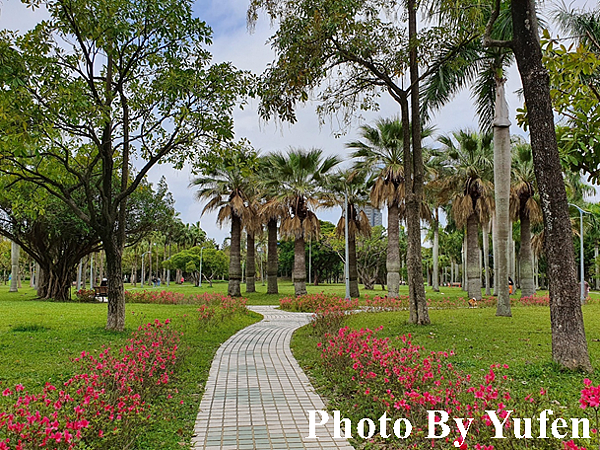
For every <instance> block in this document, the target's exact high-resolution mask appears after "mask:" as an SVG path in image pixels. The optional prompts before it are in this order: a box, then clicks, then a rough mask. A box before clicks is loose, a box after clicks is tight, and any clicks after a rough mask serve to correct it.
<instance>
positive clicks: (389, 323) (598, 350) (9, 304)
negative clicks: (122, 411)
mask: <svg viewBox="0 0 600 450" xmlns="http://www.w3.org/2000/svg"><path fill="white" fill-rule="evenodd" d="M256 288H257V291H258V292H256V293H252V294H243V295H244V296H245V297H247V298H248V304H250V305H261V304H278V303H279V298H281V297H284V296H291V295H293V285H292V283H291V282H280V284H279V289H280V294H279V295H274V296H273V295H266V286H262V284H261V283H260V282H258V283H257V285H256ZM126 289H127V290H132V291H137V290H140V289H141V288H140V287H139V285H138V287H133V286H130V285H126ZM144 289H150V290H156V291H160V290H167V289H168V290H172V291H175V292H181V293H185V294H193V293H200V292H219V293H226V292H227V283H226V282H216V283H214V286H213V287H212V288H210V287H208V284H203V286H202V288H198V287H195V286H192V285H190V284H184V285H183V286H181V285H176V284H174V283H172V284H171V286H169V287H168V288H167V287H166V286H160V287H156V288H154V287H148V286H145V287H144ZM244 290H245V285H242V292H244ZM308 292H309V293H320V292H324V293H328V294H337V295H339V296H343V295H344V286H343V285H342V284H334V285H329V284H324V285H320V286H308ZM361 293H362V294H363V295H362V296H361V300H362V301H363V302H364V298H365V297H364V296H365V294H366V295H369V296H371V297H372V296H375V295H380V296H382V295H385V292H384V291H381V288H380V286H377V289H376V290H374V291H364V290H362V291H361ZM400 293H401V294H404V295H407V294H408V288H407V286H401V287H400ZM540 294H542V295H543V294H547V293H546V292H541V293H540ZM516 295H518V292H517V294H516ZM516 295H515V296H516ZM427 296H428V298H432V299H435V298H447V297H451V298H459V297H461V298H465V299H466V297H467V295H466V293H465V292H464V291H462V290H461V289H459V288H442V290H441V292H440V293H434V292H432V291H431V289H430V288H427ZM591 296H592V298H600V294H597V293H592V294H591ZM126 310H127V320H126V328H127V332H126V333H113V332H108V331H106V330H105V329H104V326H105V323H106V304H88V303H75V302H73V303H57V302H50V301H38V300H36V299H35V292H34V290H33V289H31V288H23V289H20V290H19V292H18V293H8V286H0V317H1V318H2V319H1V320H0V360H1V361H2V364H1V365H0V389H3V388H4V387H12V386H14V385H15V384H17V383H22V384H23V385H25V387H26V388H27V389H28V390H30V391H36V389H39V388H40V387H41V386H43V385H44V383H46V382H51V383H57V384H59V383H61V382H62V381H64V380H67V379H68V378H70V377H71V376H72V375H73V374H74V373H76V371H77V367H76V366H75V364H74V363H72V362H71V360H72V358H74V357H76V356H78V355H80V353H81V352H82V351H91V352H93V351H98V350H99V349H100V348H101V347H102V346H103V345H105V346H106V345H110V346H113V347H119V346H121V345H123V343H124V342H125V341H126V340H127V338H128V337H129V334H130V332H131V331H133V330H134V329H136V328H137V327H138V326H139V325H141V324H143V323H146V322H148V321H151V320H154V319H161V320H164V319H167V318H170V319H173V321H174V324H177V323H178V322H180V323H181V324H184V323H185V324H187V325H185V327H186V337H185V341H184V346H185V347H186V348H189V351H188V352H187V358H186V360H185V363H184V366H183V367H182V369H181V370H180V371H179V374H178V376H177V380H176V382H175V384H174V385H173V387H172V388H176V389H177V390H178V391H179V394H178V395H175V396H174V397H173V398H172V399H167V398H166V397H164V398H160V399H158V400H157V402H156V405H157V406H156V410H155V413H156V414H155V421H153V422H152V423H151V424H150V425H149V426H148V427H146V429H145V430H144V432H143V433H140V435H139V436H138V442H137V443H136V448H139V449H149V450H153V449H159V448H160V449H163V448H164V449H178V448H182V445H183V446H185V444H186V442H188V441H189V436H190V435H191V432H192V425H193V422H194V419H195V417H196V414H197V409H198V404H199V402H200V399H201V394H202V392H203V386H204V383H205V382H206V379H207V377H208V371H209V368H210V364H211V361H212V358H213V355H214V352H215V351H216V349H217V348H218V346H219V345H220V344H221V343H222V342H224V341H225V340H226V339H227V338H228V337H229V336H231V335H232V334H234V333H235V332H236V331H238V330H239V329H241V328H243V327H245V326H247V325H249V324H251V323H253V322H255V321H257V320H259V319H260V317H259V316H258V315H256V314H250V315H247V316H238V317H235V318H234V319H231V320H228V321H225V322H223V323H220V324H218V325H215V326H211V327H209V328H206V329H203V330H200V329H198V328H197V327H194V326H190V320H189V317H193V314H194V313H195V311H196V308H195V307H194V306H193V305H148V304H127V306H126ZM583 310H584V317H585V322H586V332H587V336H588V345H589V350H590V355H591V357H592V360H593V364H594V367H595V369H596V373H598V369H600V322H599V321H598V320H597V317H598V316H599V315H600V305H598V304H590V305H585V306H584V308H583ZM494 314H495V309H494V308H478V309H466V308H465V309H449V310H437V309H432V310H430V315H431V319H432V325H430V326H426V327H417V326H411V325H408V324H407V318H408V312H406V311H400V312H388V313H368V314H358V315H355V316H352V317H350V318H348V319H347V324H348V325H349V326H351V327H353V328H361V327H369V328H372V329H374V328H377V327H378V326H380V325H383V326H384V330H383V331H382V332H381V333H380V335H382V336H398V335H402V334H407V333H411V334H412V335H413V342H414V343H416V344H420V345H423V346H425V347H426V348H427V349H428V350H454V351H455V353H456V355H455V356H454V357H453V358H452V361H453V362H454V364H455V365H456V366H457V367H458V368H460V369H461V370H463V371H465V372H467V373H472V374H477V373H482V372H483V371H485V370H487V368H488V367H489V365H490V364H493V363H507V364H509V365H510V369H509V370H508V374H509V375H510V384H511V386H512V389H513V391H514V392H517V393H521V394H525V393H527V392H531V391H534V390H537V391H539V389H540V388H541V387H544V388H546V389H548V391H549V393H550V395H551V397H552V398H553V399H555V400H557V401H558V402H560V404H561V405H569V406H570V407H571V406H573V405H575V407H576V402H577V399H578V398H579V390H580V389H581V387H582V384H581V380H582V378H583V375H582V374H579V373H569V372H563V371H561V370H559V369H558V368H557V367H556V366H555V365H554V364H553V363H552V362H551V347H550V342H551V340H550V317H549V310H548V308H543V307H514V308H513V315H514V317H513V318H500V317H496V316H495V315H494ZM186 315H188V319H184V316H186ZM182 326H183V325H182ZM320 340H321V339H319V338H317V337H316V336H312V335H311V332H310V328H304V329H301V330H299V331H298V332H297V333H296V334H295V335H294V338H293V342H292V347H293V350H294V354H295V355H296V357H297V358H298V359H299V361H300V363H301V365H302V366H303V367H304V368H305V369H306V370H307V371H308V372H309V374H310V375H311V376H312V377H313V379H314V380H315V383H316V384H317V386H318V388H319V390H320V391H321V392H322V393H323V395H325V396H330V397H331V396H332V395H333V394H332V393H333V389H332V386H331V384H330V380H328V378H327V372H326V371H325V370H323V368H322V367H321V366H320V356H319V352H318V349H317V343H318V342H319V341H320ZM592 379H593V380H594V381H595V382H596V383H598V381H600V380H599V379H597V378H596V376H595V375H593V376H592ZM173 392H174V391H173ZM182 399H183V400H184V403H183V405H182V404H180V401H181V400H182ZM332 400H334V399H332ZM2 401H3V400H2V397H0V404H1V403H2ZM334 401H335V400H334ZM333 404H335V403H333ZM573 417H575V416H573Z"/></svg>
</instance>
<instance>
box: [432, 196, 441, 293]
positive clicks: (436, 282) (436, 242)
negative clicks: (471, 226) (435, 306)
mask: <svg viewBox="0 0 600 450" xmlns="http://www.w3.org/2000/svg"><path fill="white" fill-rule="evenodd" d="M439 253H440V222H439V218H438V208H435V218H434V220H433V282H432V285H433V290H434V291H435V292H440V277H439V272H440V267H439V263H440V261H439V259H440V257H439Z"/></svg>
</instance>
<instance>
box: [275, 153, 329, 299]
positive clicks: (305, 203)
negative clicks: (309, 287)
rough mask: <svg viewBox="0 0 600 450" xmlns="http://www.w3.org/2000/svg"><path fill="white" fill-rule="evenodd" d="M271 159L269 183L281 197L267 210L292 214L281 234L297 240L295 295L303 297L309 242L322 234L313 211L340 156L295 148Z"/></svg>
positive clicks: (282, 222) (294, 276)
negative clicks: (306, 241)
mask: <svg viewBox="0 0 600 450" xmlns="http://www.w3.org/2000/svg"><path fill="white" fill-rule="evenodd" d="M270 159H271V164H272V169H273V172H272V178H271V179H270V180H269V181H268V182H269V185H270V188H271V189H272V192H275V191H276V192H277V194H276V195H274V197H273V198H272V199H271V200H270V201H269V202H267V206H265V211H273V210H280V209H282V207H283V208H285V209H286V212H287V211H289V213H288V214H286V215H285V216H284V217H283V218H282V219H281V227H280V232H281V235H282V236H287V237H292V238H294V270H293V278H294V293H295V294H296V296H300V295H304V294H306V261H305V260H306V256H305V252H306V249H305V247H306V246H305V239H306V238H317V237H318V235H319V231H320V225H319V219H318V218H317V216H316V215H315V213H314V212H313V211H312V210H311V209H312V208H316V207H318V206H319V198H320V196H321V195H322V185H323V183H324V181H325V180H324V178H325V176H326V175H327V173H328V172H329V171H330V170H331V169H332V168H333V167H335V166H336V165H337V164H338V163H339V162H340V160H339V159H338V157H337V156H329V157H326V158H325V157H323V151H322V150H320V149H311V150H302V149H293V148H291V149H289V150H288V152H287V153H274V154H272V155H271V156H270ZM271 217H272V215H271Z"/></svg>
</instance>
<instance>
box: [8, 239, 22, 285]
mask: <svg viewBox="0 0 600 450" xmlns="http://www.w3.org/2000/svg"><path fill="white" fill-rule="evenodd" d="M20 250H21V248H20V247H19V244H17V243H16V242H14V241H11V242H10V263H11V271H10V288H9V290H8V292H19V253H20Z"/></svg>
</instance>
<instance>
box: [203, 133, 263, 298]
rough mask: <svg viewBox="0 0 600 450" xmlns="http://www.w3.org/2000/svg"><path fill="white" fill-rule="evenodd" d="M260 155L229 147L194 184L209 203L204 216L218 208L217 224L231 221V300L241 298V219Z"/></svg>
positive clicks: (241, 146)
mask: <svg viewBox="0 0 600 450" xmlns="http://www.w3.org/2000/svg"><path fill="white" fill-rule="evenodd" d="M257 156H258V155H257V154H256V152H255V151H254V150H252V149H250V148H248V147H247V145H246V143H245V142H240V143H236V144H231V145H228V147H227V149H226V151H224V152H222V153H221V155H220V156H215V157H213V158H211V160H210V163H207V164H206V165H204V166H203V167H202V169H201V175H200V176H199V177H197V178H195V179H194V180H193V181H192V182H191V185H192V186H197V187H198V192H197V193H196V195H197V197H198V199H203V200H207V203H206V206H204V209H203V210H202V214H204V213H205V212H206V211H213V210H217V209H218V210H219V213H218V221H219V222H220V223H223V222H224V221H226V220H228V221H230V222H231V245H230V253H229V284H228V287H227V293H228V294H229V295H231V296H232V297H239V296H241V295H242V293H241V289H240V284H241V282H242V263H241V254H240V250H241V249H240V245H241V239H242V226H243V224H242V218H243V217H244V214H245V209H246V207H247V202H248V196H247V192H248V191H249V190H250V186H249V181H250V180H251V177H252V174H253V172H254V170H255V168H256V165H257Z"/></svg>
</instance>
